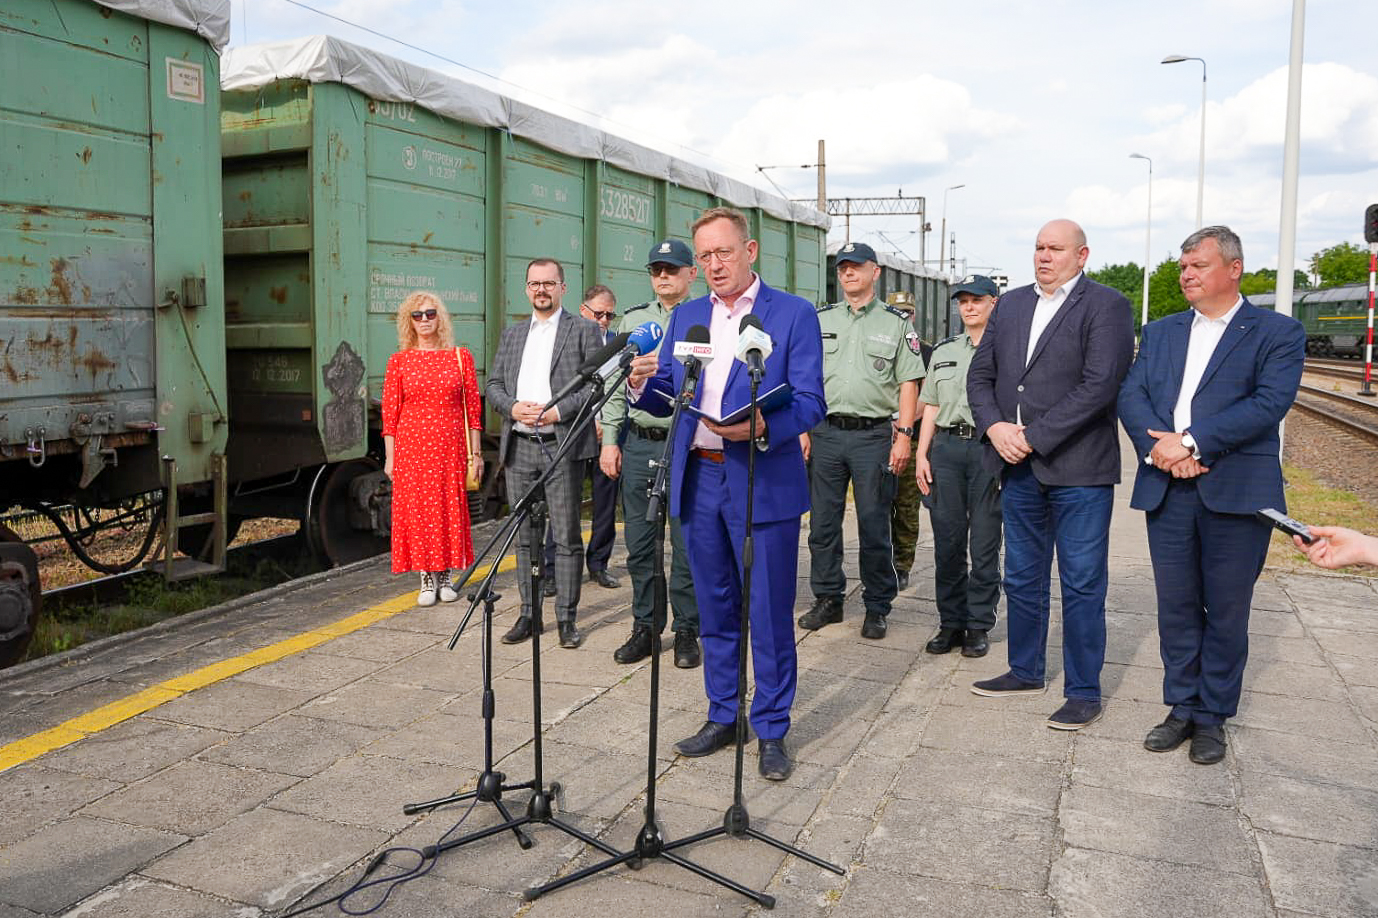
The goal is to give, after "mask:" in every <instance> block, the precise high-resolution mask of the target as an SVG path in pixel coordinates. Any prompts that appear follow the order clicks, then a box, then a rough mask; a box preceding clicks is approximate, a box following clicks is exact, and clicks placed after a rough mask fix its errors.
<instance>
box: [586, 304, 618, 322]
mask: <svg viewBox="0 0 1378 918" xmlns="http://www.w3.org/2000/svg"><path fill="white" fill-rule="evenodd" d="M584 308H585V309H588V310H589V315H591V316H593V319H594V321H596V322H602V321H603V320H604V319H607V320H608V321H612V320H613V319H615V318H617V312H616V311H615V310H612V309H606V310H603V311H602V312H599V311H598V310H597V309H589V307H587V306H585V307H584Z"/></svg>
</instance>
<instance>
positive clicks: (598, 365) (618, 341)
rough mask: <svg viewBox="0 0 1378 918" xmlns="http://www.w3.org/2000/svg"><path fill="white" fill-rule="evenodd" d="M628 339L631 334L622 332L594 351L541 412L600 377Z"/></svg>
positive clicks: (615, 358)
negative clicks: (606, 364) (607, 363)
mask: <svg viewBox="0 0 1378 918" xmlns="http://www.w3.org/2000/svg"><path fill="white" fill-rule="evenodd" d="M629 338H631V333H630V332H623V333H622V334H620V335H618V336H616V337H615V338H613V339H612V340H611V341H609V342H608V343H607V344H605V345H603V346H602V347H600V348H599V349H598V350H596V351H594V352H593V353H592V354H591V355H590V356H589V358H588V359H587V360H585V361H584V362H583V363H582V364H580V366H579V369H578V371H577V372H576V373H575V374H574V378H573V379H571V380H570V381H569V382H567V383H565V384H564V386H563V387H562V388H561V389H560V391H559V392H556V393H555V394H554V395H552V396H551V397H550V401H548V402H546V403H545V408H542V409H541V411H542V412H544V411H546V410H547V409H549V408H550V406H551V405H553V404H555V403H556V402H558V401H559V400H560V399H562V398H564V397H565V396H567V395H570V394H571V393H573V392H575V391H577V390H578V389H580V388H581V387H583V386H585V385H587V384H588V383H589V382H591V381H592V380H593V379H594V378H595V377H597V376H599V375H601V374H600V371H601V369H602V367H603V366H604V364H605V363H606V362H607V361H609V360H612V361H613V362H614V363H615V362H616V360H617V355H618V352H620V351H621V350H622V349H623V348H624V347H626V345H627V340H628V339H629Z"/></svg>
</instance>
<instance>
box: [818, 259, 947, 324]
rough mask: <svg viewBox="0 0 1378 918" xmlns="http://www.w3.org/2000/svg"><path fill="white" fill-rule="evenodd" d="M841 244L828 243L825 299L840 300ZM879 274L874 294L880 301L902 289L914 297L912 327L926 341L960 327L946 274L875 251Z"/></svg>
mask: <svg viewBox="0 0 1378 918" xmlns="http://www.w3.org/2000/svg"><path fill="white" fill-rule="evenodd" d="M843 245H844V243H841V242H835V243H833V244H831V245H829V246H828V260H827V269H828V283H827V295H828V302H830V303H836V302H840V301H841V299H842V294H841V293H840V292H838V288H837V252H838V250H839V249H841V248H842V246H843ZM876 257H877V258H878V259H879V260H880V261H879V264H880V277H879V278H877V279H876V295H877V296H878V297H880V298H881V299H882V300H884V299H886V298H887V297H888V296H889V295H890V294H892V293H898V292H901V291H903V292H905V293H909V294H911V295H912V296H913V297H914V330H915V331H917V332H918V333H919V337H920V338H922V339H923V340H924V341H926V342H928V343H929V344H933V343H936V342H938V341H941V340H942V339H943V338H946V337H947V336H948V335H951V334H953V333H954V332H955V331H957V330H960V329H961V327H962V320H961V318H960V317H959V316H958V314H957V308H956V307H955V306H954V305H953V303H952V301H951V300H950V299H949V298H948V289H949V285H948V282H947V277H946V276H945V275H943V274H940V273H938V272H936V271H933V270H930V269H928V268H925V267H924V266H923V265H920V264H919V263H918V262H916V261H910V260H909V259H907V258H901V257H899V256H898V255H893V254H891V253H890V252H877V253H876Z"/></svg>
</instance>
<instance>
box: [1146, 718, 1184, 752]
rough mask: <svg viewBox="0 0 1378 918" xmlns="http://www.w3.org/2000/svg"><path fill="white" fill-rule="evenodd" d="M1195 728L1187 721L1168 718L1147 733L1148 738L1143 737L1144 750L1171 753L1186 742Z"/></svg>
mask: <svg viewBox="0 0 1378 918" xmlns="http://www.w3.org/2000/svg"><path fill="white" fill-rule="evenodd" d="M1195 727H1196V725H1195V724H1193V723H1192V722H1191V721H1189V720H1184V719H1182V718H1181V717H1171V716H1169V717H1168V719H1167V720H1165V721H1163V722H1162V723H1160V724H1159V725H1158V726H1156V727H1154V728H1153V729H1152V730H1149V731H1148V736H1146V737H1144V748H1145V749H1147V750H1148V751H1150V752H1171V751H1172V750H1174V749H1176V748H1177V747H1178V746H1180V745H1182V744H1183V743H1185V742H1186V741H1187V739H1188V738H1189V737H1190V736H1191V734H1192V733H1193V732H1194V730H1195Z"/></svg>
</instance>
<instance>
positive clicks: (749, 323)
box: [737, 312, 766, 332]
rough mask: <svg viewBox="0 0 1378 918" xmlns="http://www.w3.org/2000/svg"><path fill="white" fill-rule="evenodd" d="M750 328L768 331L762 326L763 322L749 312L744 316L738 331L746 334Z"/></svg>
mask: <svg viewBox="0 0 1378 918" xmlns="http://www.w3.org/2000/svg"><path fill="white" fill-rule="evenodd" d="M748 328H759V329H760V330H761V331H765V330H766V328H765V326H764V325H762V324H761V320H760V319H758V318H756V316H755V315H753V314H752V313H749V312H748V313H747V314H746V315H744V316H742V322H741V324H740V325H738V326H737V331H738V332H744V331H746V330H747V329H748Z"/></svg>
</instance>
